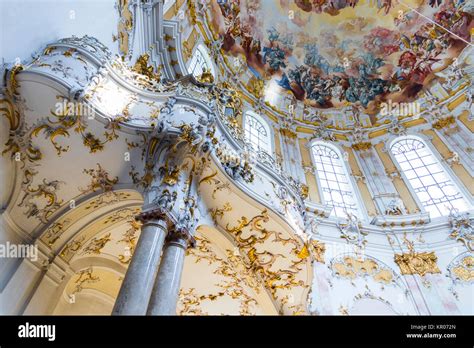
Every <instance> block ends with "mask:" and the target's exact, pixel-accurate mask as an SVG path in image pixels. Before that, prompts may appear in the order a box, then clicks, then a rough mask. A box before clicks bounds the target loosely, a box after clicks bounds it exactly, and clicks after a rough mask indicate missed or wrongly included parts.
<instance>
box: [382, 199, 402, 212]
mask: <svg viewBox="0 0 474 348" xmlns="http://www.w3.org/2000/svg"><path fill="white" fill-rule="evenodd" d="M385 215H403V203H402V201H401V199H400V198H395V199H392V200H391V201H390V202H388V204H387V208H386V209H385Z"/></svg>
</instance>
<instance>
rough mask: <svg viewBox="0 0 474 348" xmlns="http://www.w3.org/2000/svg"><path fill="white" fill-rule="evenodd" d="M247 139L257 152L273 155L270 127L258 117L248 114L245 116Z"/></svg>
mask: <svg viewBox="0 0 474 348" xmlns="http://www.w3.org/2000/svg"><path fill="white" fill-rule="evenodd" d="M244 129H245V137H246V138H247V140H248V141H249V142H250V144H251V145H252V148H253V149H254V150H256V151H264V152H266V153H268V154H270V155H271V153H272V147H271V138H270V136H271V135H270V131H269V128H268V125H266V124H264V121H263V120H261V119H260V118H259V117H258V115H256V114H254V113H251V112H248V113H247V114H246V115H245V125H244Z"/></svg>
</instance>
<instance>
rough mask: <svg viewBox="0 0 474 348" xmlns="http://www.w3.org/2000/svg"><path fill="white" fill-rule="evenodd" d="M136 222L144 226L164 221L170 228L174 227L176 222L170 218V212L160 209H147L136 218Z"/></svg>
mask: <svg viewBox="0 0 474 348" xmlns="http://www.w3.org/2000/svg"><path fill="white" fill-rule="evenodd" d="M135 220H136V221H139V222H141V223H142V224H145V223H150V222H152V221H153V220H162V221H164V222H165V223H166V224H167V225H168V226H173V225H174V221H173V218H172V217H171V216H170V214H169V212H168V211H165V210H163V209H162V208H160V207H156V208H152V209H147V210H145V211H142V212H141V213H140V214H138V215H137V216H135Z"/></svg>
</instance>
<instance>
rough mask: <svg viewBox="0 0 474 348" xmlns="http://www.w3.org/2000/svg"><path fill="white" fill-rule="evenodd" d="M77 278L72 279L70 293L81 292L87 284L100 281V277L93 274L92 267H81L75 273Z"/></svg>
mask: <svg viewBox="0 0 474 348" xmlns="http://www.w3.org/2000/svg"><path fill="white" fill-rule="evenodd" d="M76 276H77V279H76V280H75V281H74V289H73V291H72V293H71V295H74V294H76V293H79V292H81V291H82V290H84V289H85V288H86V287H87V285H89V284H93V283H97V282H99V281H100V277H98V276H95V275H94V269H93V267H92V266H91V267H89V268H86V269H83V270H81V271H79V272H78V273H76Z"/></svg>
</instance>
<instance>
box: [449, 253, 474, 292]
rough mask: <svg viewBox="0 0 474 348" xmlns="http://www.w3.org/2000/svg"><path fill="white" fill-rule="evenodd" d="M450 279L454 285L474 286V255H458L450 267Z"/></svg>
mask: <svg viewBox="0 0 474 348" xmlns="http://www.w3.org/2000/svg"><path fill="white" fill-rule="evenodd" d="M447 270H448V273H449V277H450V278H451V279H452V281H453V284H454V285H456V284H459V283H463V284H473V283H474V255H473V254H472V253H470V252H466V253H463V254H461V255H458V256H457V257H456V258H455V259H454V260H453V261H452V262H451V263H450V264H449V265H448V268H447Z"/></svg>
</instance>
